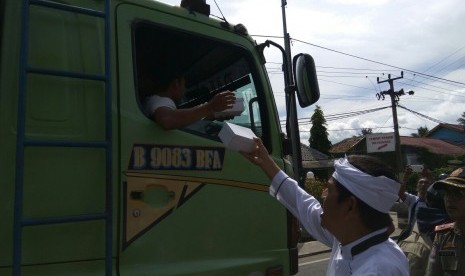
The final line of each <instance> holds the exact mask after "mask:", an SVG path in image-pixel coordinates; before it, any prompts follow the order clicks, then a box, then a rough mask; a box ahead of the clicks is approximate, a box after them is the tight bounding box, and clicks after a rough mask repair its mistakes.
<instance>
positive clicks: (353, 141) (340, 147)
mask: <svg viewBox="0 0 465 276" xmlns="http://www.w3.org/2000/svg"><path fill="white" fill-rule="evenodd" d="M363 139H365V137H364V136H359V137H352V138H347V139H344V140H342V141H341V142H339V143H336V144H334V145H332V146H331V149H330V150H329V152H330V153H345V152H347V151H348V150H349V149H351V148H352V147H354V146H355V145H357V144H358V143H359V142H360V141H362V140H363Z"/></svg>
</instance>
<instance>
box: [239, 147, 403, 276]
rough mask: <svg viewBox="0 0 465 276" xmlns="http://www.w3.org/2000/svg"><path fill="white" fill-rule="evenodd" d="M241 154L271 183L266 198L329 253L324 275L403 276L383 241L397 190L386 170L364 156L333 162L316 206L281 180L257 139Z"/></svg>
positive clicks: (398, 256)
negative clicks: (321, 199)
mask: <svg viewBox="0 0 465 276" xmlns="http://www.w3.org/2000/svg"><path fill="white" fill-rule="evenodd" d="M254 140H255V143H256V150H255V151H254V152H252V153H242V154H243V155H244V156H245V157H246V158H248V159H249V160H250V161H251V162H252V163H254V164H256V165H258V166H259V167H260V168H261V169H262V170H263V171H264V172H265V174H266V175H267V176H268V177H269V178H270V179H271V180H272V181H271V185H270V194H271V195H272V196H273V197H275V198H277V199H278V200H279V202H281V203H282V204H283V205H284V206H285V207H286V208H287V209H288V210H289V211H290V212H291V213H292V214H294V216H296V217H297V218H298V219H299V221H300V222H301V223H302V225H303V226H304V227H305V229H306V230H307V231H308V233H309V234H311V235H312V237H314V238H316V239H317V240H318V241H320V242H322V243H324V244H326V245H327V246H329V247H332V252H331V257H330V260H329V263H328V270H327V275H393V276H394V275H396V276H398V275H408V262H407V259H406V257H405V255H404V253H403V252H402V251H401V249H400V248H399V247H398V246H397V244H396V243H395V242H394V241H392V240H391V239H390V238H389V234H390V231H392V230H391V226H392V220H391V217H390V216H389V214H388V212H389V210H390V208H391V207H392V205H393V204H394V202H395V201H396V200H397V198H398V193H399V186H400V184H399V183H398V182H397V181H396V180H395V175H394V173H393V172H392V170H390V169H388V166H387V165H386V164H384V163H383V162H381V161H379V159H377V158H374V157H369V156H349V157H347V158H345V159H340V160H338V161H335V164H334V166H335V172H334V173H333V175H332V177H331V178H330V179H329V180H328V193H327V196H326V197H325V199H324V202H323V205H321V204H320V203H319V202H318V201H317V200H316V199H315V198H314V197H313V196H311V195H309V194H308V193H307V192H305V191H304V190H303V189H302V188H300V187H299V186H298V184H297V183H296V181H294V180H293V179H291V178H290V177H289V176H287V175H286V174H285V173H284V172H283V171H281V170H280V169H279V167H278V166H277V165H276V163H274V161H273V160H272V159H271V157H270V156H269V155H268V152H267V150H266V148H265V147H264V145H263V143H262V141H261V140H260V139H259V138H256V139H254Z"/></svg>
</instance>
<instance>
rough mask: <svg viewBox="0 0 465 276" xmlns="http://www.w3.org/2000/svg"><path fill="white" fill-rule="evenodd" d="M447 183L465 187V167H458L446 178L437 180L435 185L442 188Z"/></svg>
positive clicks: (436, 187)
mask: <svg viewBox="0 0 465 276" xmlns="http://www.w3.org/2000/svg"><path fill="white" fill-rule="evenodd" d="M445 185H448V186H454V187H457V188H460V189H465V167H461V168H458V169H456V170H455V171H453V172H452V173H451V174H450V175H449V176H448V177H446V178H445V179H442V180H439V181H436V182H435V183H434V184H433V187H434V189H436V190H441V189H444V186H445Z"/></svg>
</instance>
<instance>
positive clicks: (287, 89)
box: [284, 84, 297, 95]
mask: <svg viewBox="0 0 465 276" xmlns="http://www.w3.org/2000/svg"><path fill="white" fill-rule="evenodd" d="M296 91H297V86H296V85H294V84H291V85H288V86H286V87H285V88H284V92H285V93H286V94H288V95H290V94H292V93H294V92H296Z"/></svg>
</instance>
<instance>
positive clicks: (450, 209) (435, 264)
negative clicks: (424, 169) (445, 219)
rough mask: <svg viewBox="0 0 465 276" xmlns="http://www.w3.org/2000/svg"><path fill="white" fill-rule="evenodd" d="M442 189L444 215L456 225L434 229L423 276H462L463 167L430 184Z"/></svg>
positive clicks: (464, 230) (464, 245)
mask: <svg viewBox="0 0 465 276" xmlns="http://www.w3.org/2000/svg"><path fill="white" fill-rule="evenodd" d="M433 187H434V188H435V189H436V190H443V193H444V205H445V207H446V211H447V214H448V215H449V216H450V218H451V219H452V220H454V221H455V223H449V224H443V225H438V226H436V227H435V232H436V233H435V237H434V242H433V247H432V248H431V253H430V256H429V260H428V266H427V269H426V275H428V276H438V275H439V276H440V275H447V276H458V275H465V237H464V234H465V167H462V168H459V169H457V170H455V171H453V172H452V173H451V174H450V175H449V177H447V178H445V179H443V180H439V181H436V182H435V183H434V184H433Z"/></svg>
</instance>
